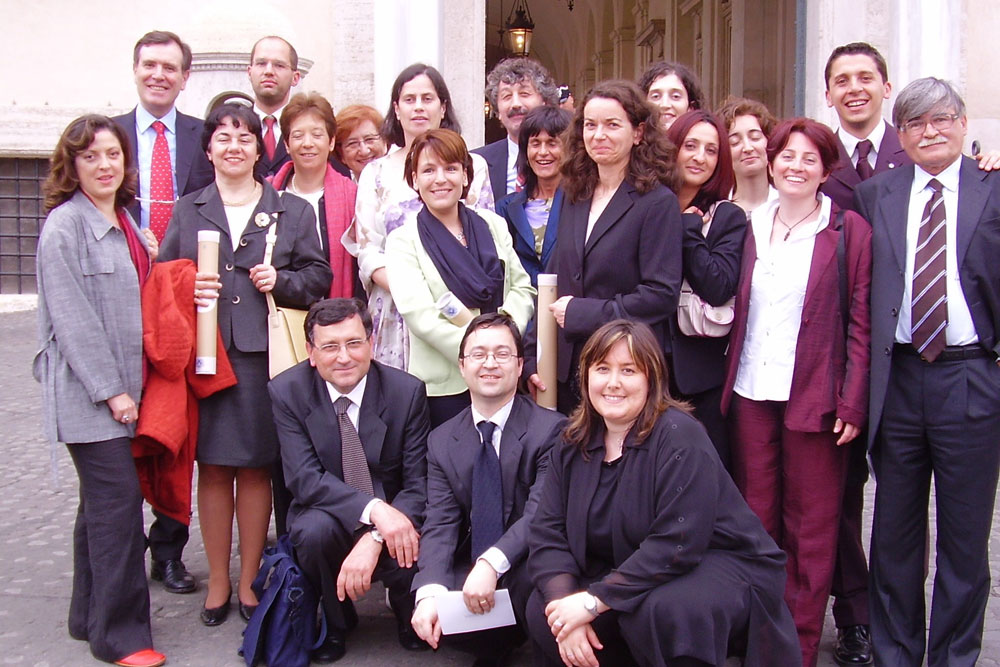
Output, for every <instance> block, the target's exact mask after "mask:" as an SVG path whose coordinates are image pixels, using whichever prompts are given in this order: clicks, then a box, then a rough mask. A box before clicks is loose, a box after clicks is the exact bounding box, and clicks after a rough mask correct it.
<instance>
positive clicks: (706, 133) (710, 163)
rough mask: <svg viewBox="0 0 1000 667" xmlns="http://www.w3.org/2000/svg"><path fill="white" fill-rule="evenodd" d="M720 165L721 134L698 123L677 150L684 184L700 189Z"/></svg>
mask: <svg viewBox="0 0 1000 667" xmlns="http://www.w3.org/2000/svg"><path fill="white" fill-rule="evenodd" d="M718 164H719V133H718V131H716V129H715V128H714V127H713V126H712V125H710V124H709V123H705V122H701V123H696V124H695V125H693V126H692V127H691V129H690V130H689V131H688V133H687V136H686V137H684V141H682V142H681V145H680V146H679V147H678V149H677V166H678V168H679V169H680V170H681V176H682V177H683V179H684V184H685V185H686V186H688V187H693V188H700V187H701V186H702V185H704V184H705V183H706V182H708V179H710V178H711V177H712V174H714V173H715V168H716V166H718Z"/></svg>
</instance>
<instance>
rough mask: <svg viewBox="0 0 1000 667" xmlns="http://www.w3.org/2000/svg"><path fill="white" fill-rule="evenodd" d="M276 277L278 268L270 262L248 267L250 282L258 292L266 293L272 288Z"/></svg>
mask: <svg viewBox="0 0 1000 667" xmlns="http://www.w3.org/2000/svg"><path fill="white" fill-rule="evenodd" d="M277 279H278V270H277V269H276V268H274V267H273V266H271V265H270V264H258V265H257V266H255V267H253V268H252V269H250V282H252V283H253V286H254V287H256V288H257V291H258V292H262V293H265V294H266V293H267V292H270V291H271V290H273V289H274V281H276V280H277Z"/></svg>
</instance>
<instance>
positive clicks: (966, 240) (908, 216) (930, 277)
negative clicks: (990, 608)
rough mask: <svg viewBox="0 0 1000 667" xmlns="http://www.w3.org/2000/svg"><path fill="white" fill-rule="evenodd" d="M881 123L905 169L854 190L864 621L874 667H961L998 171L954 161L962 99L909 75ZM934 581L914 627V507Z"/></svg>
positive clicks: (987, 511) (997, 227) (977, 582)
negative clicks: (858, 220) (868, 537)
mask: <svg viewBox="0 0 1000 667" xmlns="http://www.w3.org/2000/svg"><path fill="white" fill-rule="evenodd" d="M893 122H894V123H895V125H896V127H897V135H898V137H899V140H900V143H901V145H902V147H903V149H904V150H905V151H906V154H907V155H908V156H909V157H910V158H911V159H912V160H913V162H914V163H915V164H914V166H907V167H901V168H898V169H895V170H893V171H892V172H890V173H888V174H884V175H881V176H879V177H877V178H874V179H871V180H869V181H866V182H864V183H862V184H861V185H859V186H858V188H857V189H856V191H855V203H856V205H857V208H858V211H859V212H860V213H861V214H862V215H863V216H865V217H866V218H867V219H868V220H870V221H871V223H872V229H873V235H872V254H873V262H872V264H873V271H872V289H871V303H872V308H871V313H872V336H871V341H872V361H871V398H870V409H869V428H870V433H869V447H870V448H871V456H872V464H873V468H874V471H875V478H876V481H877V482H878V485H877V487H876V496H875V517H874V522H873V527H872V541H871V586H872V592H871V627H872V643H873V648H874V654H875V661H876V663H877V664H879V665H885V666H890V667H891V666H896V665H920V664H921V662H922V660H923V658H924V653H925V647H926V653H927V654H928V656H927V658H928V660H927V664H928V665H930V666H931V667H936V666H939V665H940V666H944V665H948V666H950V667H956V666H962V665H970V666H971V665H974V664H975V663H976V660H977V658H978V656H979V651H980V645H981V643H982V631H983V621H984V614H985V608H986V600H987V597H988V595H989V587H990V571H989V562H988V560H987V548H988V541H989V536H990V527H991V523H992V519H993V503H994V498H995V494H996V484H997V471H998V468H1000V447H998V443H997V435H996V434H997V432H998V431H1000V391H998V386H1000V368H998V367H997V363H996V360H997V354H998V352H1000V342H998V336H1000V268H998V264H997V261H996V258H997V257H998V256H1000V177H998V176H997V175H995V174H992V173H985V172H983V171H981V170H979V169H977V168H976V163H975V162H974V161H973V160H972V159H970V158H966V157H963V156H962V145H963V142H964V139H965V135H966V115H965V104H964V102H963V101H962V99H961V97H960V96H959V95H958V93H957V91H956V90H955V88H954V87H953V86H952V85H951V84H949V83H948V82H945V81H941V80H939V79H935V78H925V79H918V80H916V81H914V82H913V83H911V84H909V85H908V86H907V87H906V88H904V89H903V91H902V92H901V93H900V94H899V97H898V98H897V100H896V103H895V106H894V108H893ZM932 475H933V477H934V484H935V494H936V507H937V529H938V532H937V543H936V547H937V557H936V565H937V571H936V573H935V578H934V595H933V602H932V606H931V614H930V617H931V618H930V635H929V637H928V636H927V635H925V624H924V571H925V570H924V567H925V562H926V560H925V545H926V539H927V503H928V496H929V491H930V480H931V476H932Z"/></svg>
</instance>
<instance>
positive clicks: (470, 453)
mask: <svg viewBox="0 0 1000 667" xmlns="http://www.w3.org/2000/svg"><path fill="white" fill-rule="evenodd" d="M459 349H460V350H461V355H462V356H461V357H460V358H459V362H458V363H459V368H460V370H461V372H462V377H463V378H464V379H465V383H466V384H467V385H468V386H469V394H470V396H471V398H472V406H471V407H469V408H466V409H465V410H463V411H462V412H461V413H460V414H458V415H457V416H456V417H454V418H452V419H450V420H448V421H447V422H445V423H444V424H442V425H441V426H439V427H438V428H436V429H434V431H433V432H431V434H430V436H429V438H428V441H427V519H426V520H425V521H424V529H423V535H422V537H421V542H420V546H421V556H420V561H419V564H418V565H419V572H418V573H417V575H416V576H415V577H414V579H413V587H414V589H415V590H416V597H417V607H416V610H415V611H414V612H413V621H412V622H413V628H414V629H415V630H416V632H417V634H418V635H419V636H420V637H421V638H423V639H424V640H425V641H427V643H428V644H430V645H431V646H432V647H433V648H437V647H438V642H439V641H440V639H441V626H440V624H439V622H438V612H437V604H436V601H435V596H436V595H439V594H441V593H443V592H446V591H447V590H448V589H454V588H457V587H458V586H461V588H462V593H463V597H464V599H465V605H466V607H467V608H468V610H469V611H470V612H472V613H473V614H482V613H485V612H487V611H489V610H491V609H492V608H493V607H494V593H495V591H496V589H497V587H498V586H499V587H500V588H506V589H507V590H508V591H509V593H510V597H511V602H512V604H513V607H514V613H515V615H516V616H517V619H518V621H519V625H520V627H521V628H523V627H524V618H523V612H524V608H525V605H526V604H527V601H528V596H530V595H531V580H530V578H529V577H528V574H527V572H526V570H525V560H526V557H527V554H528V544H527V533H528V526H529V524H530V523H531V519H532V517H533V516H534V511H535V507H536V506H537V504H538V495H539V493H540V492H541V485H542V482H543V480H544V477H545V470H546V467H547V465H548V454H549V449H550V448H551V447H552V446H553V445H554V444H555V443H556V442H558V441H559V438H560V433H561V431H562V426H563V421H564V419H563V417H562V415H560V414H559V413H557V412H553V411H549V410H545V409H543V408H540V407H538V406H537V405H535V404H534V403H533V402H531V400H529V399H528V398H526V397H524V396H517V395H516V391H517V381H518V378H519V377H520V375H521V369H522V366H523V364H524V359H523V357H524V347H523V344H522V341H521V335H520V333H519V332H518V330H517V325H516V324H515V323H514V321H513V320H512V319H511V318H510V317H508V316H507V315H503V314H500V313H488V314H485V315H480V316H479V317H477V318H475V319H474V320H473V321H472V322H471V323H470V324H469V327H468V329H466V332H465V337H464V338H463V339H462V343H461V345H460V346H459ZM487 435H488V436H489V440H488V441H487V440H486V436H487ZM486 447H489V449H488V450H487V449H486ZM491 463H492V466H493V467H492V468H491V466H490V464H491ZM491 478H492V479H493V481H494V482H496V484H495V485H491V484H490V482H489V481H488V480H489V479H491ZM491 490H492V491H493V493H492V495H491V493H490V491H491ZM463 582H464V583H463ZM458 637H461V641H460V644H461V646H460V647H464V648H466V649H467V650H471V651H472V652H473V653H475V654H476V655H477V658H478V659H477V661H476V664H477V665H485V664H500V661H501V660H502V658H503V657H504V656H505V655H506V654H507V653H508V652H509V651H511V650H513V648H515V647H516V645H517V644H518V643H520V642H521V641H523V638H524V634H523V633H522V632H521V631H520V630H519V629H518V628H516V627H515V628H510V627H506V628H494V629H492V630H487V631H482V632H477V633H473V634H471V635H459V636H458Z"/></svg>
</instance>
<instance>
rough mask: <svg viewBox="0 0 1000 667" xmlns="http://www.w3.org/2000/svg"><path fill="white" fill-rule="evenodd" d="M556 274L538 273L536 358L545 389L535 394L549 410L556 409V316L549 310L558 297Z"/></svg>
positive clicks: (540, 403) (537, 400) (539, 401)
mask: <svg viewBox="0 0 1000 667" xmlns="http://www.w3.org/2000/svg"><path fill="white" fill-rule="evenodd" d="M556 278H557V276H556V274H554V273H539V274H538V315H537V320H536V327H537V329H538V331H537V333H538V341H537V347H536V352H535V358H536V360H537V363H538V377H540V378H541V379H542V384H544V385H545V387H546V388H545V391H541V390H539V391H538V392H537V393H536V394H535V401H536V402H537V403H538V405H540V406H542V407H543V408H548V409H549V410H555V409H556V387H557V385H558V382H557V381H556V370H557V365H556V347H557V346H556V335H557V328H556V327H557V326H558V325H557V324H556V318H555V316H554V315H553V314H552V311H550V310H549V306H551V305H552V303H553V302H554V301H555V300H556V298H558V296H559V295H558V294H557V289H556Z"/></svg>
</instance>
